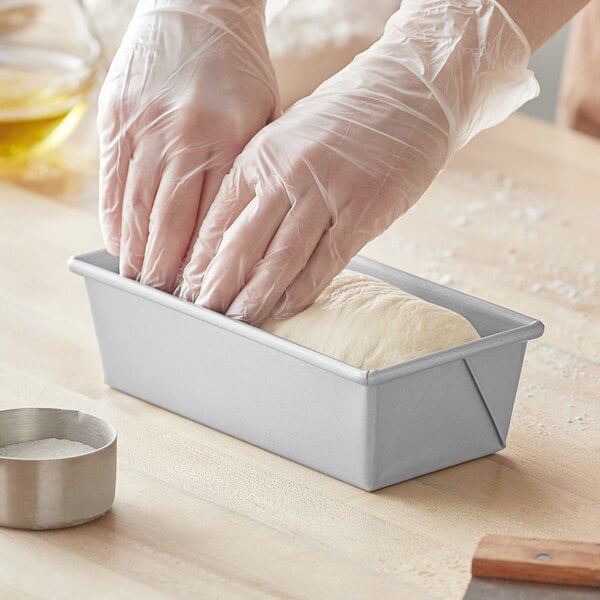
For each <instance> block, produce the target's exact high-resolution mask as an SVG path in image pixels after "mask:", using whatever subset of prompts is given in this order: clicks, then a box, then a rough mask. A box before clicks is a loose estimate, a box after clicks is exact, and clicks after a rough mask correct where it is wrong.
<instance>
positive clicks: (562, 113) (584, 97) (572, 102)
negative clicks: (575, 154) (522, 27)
mask: <svg viewBox="0 0 600 600" xmlns="http://www.w3.org/2000/svg"><path fill="white" fill-rule="evenodd" d="M557 120H558V122H559V123H560V124H561V125H564V126H566V127H571V128H572V129H576V130H577V131H581V132H583V133H587V134H588V135H594V136H596V137H600V0H593V1H592V2H590V3H589V4H588V5H587V6H586V7H585V8H584V9H583V10H582V11H581V13H579V14H578V15H577V17H575V19H574V21H573V24H572V26H571V31H570V33H569V44H568V46H567V53H566V56H565V61H564V63H563V71H562V81H561V87H560V95H559V101H558V110H557Z"/></svg>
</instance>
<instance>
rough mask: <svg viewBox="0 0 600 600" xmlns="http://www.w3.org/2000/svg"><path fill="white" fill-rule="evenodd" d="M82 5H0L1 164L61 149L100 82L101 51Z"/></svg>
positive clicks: (56, 1) (61, 0)
mask: <svg viewBox="0 0 600 600" xmlns="http://www.w3.org/2000/svg"><path fill="white" fill-rule="evenodd" d="M88 24H89V23H88V21H87V18H86V15H85V14H84V12H83V7H82V5H81V4H80V2H77V1H71V2H67V1H66V0H48V1H47V2H44V1H43V0H39V1H36V2H34V1H31V0H30V1H25V0H24V1H23V2H18V1H14V0H13V1H12V2H9V8H8V9H4V12H3V9H2V4H1V3H0V163H6V162H7V161H11V160H19V159H24V158H30V157H32V156H36V155H38V154H41V153H44V152H46V151H48V150H50V149H51V148H54V147H56V146H58V145H59V144H60V143H61V142H62V141H63V140H65V139H66V138H67V137H68V136H69V134H70V133H71V132H72V131H73V130H74V129H75V127H76V126H77V124H78V122H79V121H80V119H81V117H82V115H83V113H84V111H85V107H86V102H87V98H88V97H89V93H90V90H91V89H92V88H93V86H94V84H95V81H96V68H97V63H98V58H99V55H100V46H99V43H98V42H97V40H96V38H95V37H94V36H93V34H92V31H91V28H89V27H88Z"/></svg>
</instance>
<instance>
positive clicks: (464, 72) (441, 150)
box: [181, 0, 538, 324]
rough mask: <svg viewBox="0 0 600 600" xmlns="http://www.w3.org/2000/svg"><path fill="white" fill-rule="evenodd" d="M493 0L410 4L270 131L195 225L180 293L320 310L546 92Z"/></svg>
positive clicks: (251, 316) (218, 302)
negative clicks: (366, 251)
mask: <svg viewBox="0 0 600 600" xmlns="http://www.w3.org/2000/svg"><path fill="white" fill-rule="evenodd" d="M529 56H530V49H529V45H528V43H527V40H526V39H525V37H524V35H523V33H522V32H521V30H520V29H519V28H518V27H517V26H516V24H515V23H514V22H513V21H512V20H511V19H510V18H509V17H508V15H507V14H506V12H505V11H504V9H502V8H501V7H500V6H499V5H498V4H497V3H496V2H493V1H490V0H467V1H465V0H461V1H458V0H456V1H448V0H445V1H442V2H440V1H439V0H404V2H403V3H402V6H401V9H400V10H399V11H398V12H397V13H395V14H394V15H393V16H392V17H391V18H390V20H389V21H388V23H387V26H386V30H385V33H384V35H383V37H382V38H381V40H380V41H378V42H377V43H376V44H375V45H374V46H372V47H371V48H370V49H369V50H367V51H366V52H364V53H363V54H360V55H359V56H358V57H357V58H356V59H355V60H354V61H353V62H352V63H351V64H350V65H348V66H347V67H346V68H345V69H343V70H342V71H340V72H339V73H338V74H336V75H335V76H333V77H332V78H331V79H329V80H328V81H326V82H325V83H323V84H322V85H321V86H320V87H319V88H317V90H316V91H315V92H314V93H313V94H312V95H311V96H309V97H307V98H305V99H303V100H300V101H299V102H297V103H296V104H295V105H294V106H293V107H292V108H291V109H290V110H289V111H287V112H286V113H284V114H283V115H282V116H281V117H280V118H279V119H277V120H276V121H274V122H273V123H271V124H270V125H268V126H267V127H265V128H264V129H263V130H261V131H260V132H259V133H258V134H257V135H256V136H255V137H254V138H253V139H252V140H251V142H250V143H249V144H248V145H247V146H246V148H245V149H244V151H243V152H242V154H241V155H240V156H239V157H238V158H237V159H236V161H235V163H234V166H233V168H232V171H231V172H230V173H229V174H228V175H227V177H226V178H225V179H224V181H223V184H222V187H221V189H220V191H219V194H218V196H217V198H216V199H215V202H214V203H213V205H212V207H211V209H210V211H209V213H208V215H207V217H206V219H205V220H204V222H203V224H202V227H201V229H200V233H199V238H198V241H197V242H196V244H195V247H194V250H193V253H192V257H191V260H190V262H189V264H188V265H187V266H186V268H185V270H184V274H183V284H182V288H181V295H182V297H184V298H186V299H188V300H191V301H195V302H197V303H198V304H202V305H204V306H206V307H208V308H211V309H213V310H216V311H219V312H224V313H226V314H228V315H230V316H233V317H236V318H241V319H243V320H245V321H248V322H251V323H254V324H258V323H260V322H261V321H263V320H264V319H265V318H267V317H269V316H274V317H277V318H284V317H287V316H291V315H292V314H295V313H297V312H299V311H301V310H303V309H304V308H305V307H306V306H308V305H309V304H311V303H312V302H313V300H314V299H315V298H316V296H317V295H318V294H319V292H320V291H321V290H322V289H323V288H324V287H325V286H326V285H327V284H328V283H329V282H330V281H331V280H332V278H333V277H334V276H335V275H336V274H337V273H338V272H339V271H340V270H341V269H342V268H343V267H344V265H345V264H346V263H347V262H348V260H349V259H350V258H351V257H352V256H353V255H354V254H356V253H357V252H358V251H359V250H360V249H361V248H362V246H363V245H364V244H365V243H367V242H368V241H369V240H371V239H372V238H373V237H375V236H376V235H378V234H379V233H381V232H382V231H383V230H384V229H386V228H387V227H388V226H389V225H390V224H391V223H392V222H393V221H394V220H395V219H396V218H397V217H398V216H399V215H401V214H402V213H404V212H405V211H406V210H407V209H408V208H409V207H410V206H411V205H412V204H414V203H415V202H416V201H417V200H418V198H419V197H420V196H421V195H422V194H423V192H424V191H425V190H426V189H427V187H428V186H429V185H430V183H431V182H432V181H433V179H434V178H435V177H436V175H437V174H438V172H439V171H440V170H441V169H442V167H443V166H444V164H445V163H446V161H447V160H448V158H449V157H450V156H451V155H452V154H453V153H454V152H455V151H456V150H458V149H459V148H460V147H462V146H463V145H464V144H465V143H466V142H467V141H468V140H469V139H470V138H471V137H472V136H473V135H475V134H476V133H477V132H478V131H480V130H482V129H484V128H486V127H490V126H491V125H494V124H496V123H498V122H499V121H501V120H502V119H504V118H505V117H506V116H508V115H509V114H510V113H511V112H513V111H514V110H516V109H517V108H518V107H519V106H520V105H521V104H523V102H525V101H526V100H528V99H530V98H532V97H534V96H535V94H536V93H537V91H538V86H537V82H536V81H535V78H534V77H533V74H532V73H531V72H529V71H528V70H527V68H526V67H527V62H528V60H529Z"/></svg>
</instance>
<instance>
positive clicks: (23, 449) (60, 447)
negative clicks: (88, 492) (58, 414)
mask: <svg viewBox="0 0 600 600" xmlns="http://www.w3.org/2000/svg"><path fill="white" fill-rule="evenodd" d="M91 450H94V448H92V447H91V446H88V445H87V444H82V443H81V442H74V441H72V440H61V439H58V438H45V439H42V440H33V441H31V442H20V443H18V444H9V445H8V446H3V447H0V458H29V459H32V458H34V459H35V458H66V457H67V456H77V455H79V454H86V453H87V452H90V451H91Z"/></svg>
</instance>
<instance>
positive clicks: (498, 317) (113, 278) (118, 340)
mask: <svg viewBox="0 0 600 600" xmlns="http://www.w3.org/2000/svg"><path fill="white" fill-rule="evenodd" d="M69 267H70V269H71V271H73V272H74V273H77V274H79V275H83V276H84V278H85V282H86V286H87V290H88V296H89V300H90V306H91V310H92V316H93V319H94V325H95V329H96V335H97V337H98V345H99V348H100V354H101V357H102V363H103V367H104V374H105V380H106V383H107V384H108V385H110V386H111V387H113V388H115V389H117V390H121V391H123V392H126V393H128V394H132V395H133V396H136V397H138V398H141V399H142V400H145V401H147V402H151V403H152V404H155V405H157V406H161V407H163V408H166V409H168V410H170V411H173V412H175V413H178V414H180V415H182V416H185V417H187V418H190V419H193V420H194V421H197V422H199V423H203V424H204V425H208V426H209V427H212V428H214V429H218V430H220V431H222V432H224V433H228V434H229V435H232V436H234V437H237V438H239V439H241V440H245V441H246V442H250V443H251V444H254V445H256V446H259V447H261V448H264V449H266V450H269V451H271V452H275V453H277V454H279V455H281V456H284V457H286V458H289V459H291V460H294V461H296V462H298V463H301V464H303V465H306V466H308V467H311V468H313V469H316V470H318V471H321V472H322V473H325V474H327V475H330V476H332V477H336V478H337V479H341V480H342V481H345V482H347V483H350V484H352V485H355V486H357V487H359V488H362V489H364V490H376V489H379V488H382V487H385V486H388V485H391V484H394V483H398V482H401V481H404V480H406V479H411V478H413V477H416V476H418V475H422V474H424V473H429V472H431V471H435V470H438V469H443V468H445V467H449V466H451V465H455V464H458V463H462V462H465V461H468V460H472V459H474V458H478V457H481V456H485V455H487V454H492V453H494V452H496V451H498V450H501V449H502V448H504V446H505V444H506V435H507V433H508V427H509V423H510V417H511V413H512V408H513V403H514V399H515V394H516V391H517V385H518V382H519V376H520V372H521V366H522V363H523V357H524V354H525V346H526V342H527V341H528V340H530V339H533V338H536V337H539V336H540V335H542V333H543V330H544V326H543V325H542V323H540V322H539V321H537V320H535V319H532V318H530V317H526V316H524V315H521V314H518V313H515V312H513V311H511V310H508V309H506V308H502V307H500V306H497V305H495V304H491V303H490V302H486V301H484V300H480V299H478V298H474V297H472V296H468V295H466V294H463V293H461V292H458V291H456V290H452V289H449V288H446V287H444V286H441V285H438V284H435V283H432V282H430V281H426V280H424V279H421V278H420V277H416V276H414V275H410V274H408V273H404V272H402V271H399V270H397V269H394V268H392V267H388V266H385V265H382V264H380V263H377V262H375V261H372V260H369V259H366V258H362V257H357V258H355V259H353V260H352V261H351V263H350V264H349V268H350V269H353V270H355V271H358V272H361V273H365V274H368V275H372V276H374V277H378V278H379V279H382V280H384V281H386V282H388V283H390V284H392V285H395V286H397V287H399V288H401V289H403V290H405V291H407V292H409V293H411V294H414V295H416V296H420V297H421V298H423V299H425V300H427V301H429V302H433V303H435V304H439V305H441V306H445V307H446V308H449V309H451V310H454V311H456V312H458V313H460V314H462V315H463V316H464V317H466V318H467V319H468V320H469V321H470V322H471V323H472V324H473V326H474V327H475V328H476V329H477V331H478V332H479V334H480V336H481V339H479V340H475V341H472V342H469V343H467V344H463V345H461V346H456V347H454V348H448V349H446V350H442V351H439V352H435V353H433V354H429V355H427V356H423V357H420V358H416V359H414V360H411V361H408V362H405V363H402V364H399V365H395V366H391V367H388V368H385V369H381V370H371V371H364V370H361V369H357V368H355V367H352V366H350V365H347V364H344V363H342V362H340V361H338V360H336V359H334V358H330V357H328V356H324V355H322V354H320V353H318V352H315V351H314V350H310V349H308V348H305V347H303V346H300V345H298V344H295V343H293V342H290V341H288V340H284V339H282V338H279V337H277V336H274V335H272V334H270V333H268V332H266V331H262V330H261V329H258V328H255V327H251V326H250V325H247V324H245V323H242V322H239V321H235V320H233V319H230V318H228V317H225V316H223V315H221V314H218V313H215V312H212V311H210V310H207V309H205V308H202V307H199V306H196V305H194V304H191V303H189V302H185V301H183V300H180V299H178V298H175V297H174V296H171V295H170V294H166V293H164V292H161V291H159V290H156V289H152V288H149V287H146V286H144V285H142V284H140V283H138V282H135V281H132V280H130V279H126V278H124V277H121V276H120V275H119V274H118V260H117V259H116V258H114V257H112V256H110V255H109V254H108V253H106V252H105V251H96V252H91V253H89V254H84V255H82V256H78V257H74V258H71V259H70V260H69Z"/></svg>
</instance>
